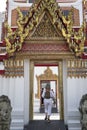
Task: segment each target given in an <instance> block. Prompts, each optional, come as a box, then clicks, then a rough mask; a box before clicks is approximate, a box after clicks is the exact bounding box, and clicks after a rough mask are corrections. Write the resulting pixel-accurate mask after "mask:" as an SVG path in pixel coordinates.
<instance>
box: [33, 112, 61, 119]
mask: <svg viewBox="0 0 87 130" xmlns="http://www.w3.org/2000/svg"><path fill="white" fill-rule="evenodd" d="M44 118H45V114H44V113H34V116H33V119H34V120H44ZM50 119H51V120H59V119H60V116H59V113H52V115H51V116H50Z"/></svg>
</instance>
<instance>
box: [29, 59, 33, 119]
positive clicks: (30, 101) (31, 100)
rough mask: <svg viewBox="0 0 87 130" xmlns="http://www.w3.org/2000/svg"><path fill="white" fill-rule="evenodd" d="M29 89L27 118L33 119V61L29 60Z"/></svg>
mask: <svg viewBox="0 0 87 130" xmlns="http://www.w3.org/2000/svg"><path fill="white" fill-rule="evenodd" d="M29 77H30V79H29V81H30V89H29V120H33V101H34V99H33V88H34V87H33V83H34V62H33V61H30V76H29Z"/></svg>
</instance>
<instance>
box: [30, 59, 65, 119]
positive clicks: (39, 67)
mask: <svg viewBox="0 0 87 130" xmlns="http://www.w3.org/2000/svg"><path fill="white" fill-rule="evenodd" d="M30 66H31V69H30V74H31V77H30V86H31V87H30V114H29V116H30V120H32V119H36V118H35V114H36V115H37V116H38V118H37V119H44V117H41V116H40V115H44V104H43V99H42V98H41V91H42V89H43V88H44V87H45V85H46V83H48V82H49V83H50V84H51V89H52V90H53V91H54V92H55V96H56V101H57V102H56V105H55V106H53V108H52V109H53V110H56V111H55V112H54V113H53V112H52V113H53V115H55V118H54V117H53V118H54V119H58V120H59V119H63V91H60V90H62V88H63V86H62V62H58V63H56V64H54V63H53V62H52V63H49V62H48V63H40V62H38V63H37V62H34V61H31V65H30ZM60 87H61V89H60ZM61 92H62V93H61ZM39 117H40V118H39Z"/></svg>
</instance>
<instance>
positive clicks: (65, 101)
mask: <svg viewBox="0 0 87 130" xmlns="http://www.w3.org/2000/svg"><path fill="white" fill-rule="evenodd" d="M63 96H64V121H65V123H66V124H67V64H66V61H63Z"/></svg>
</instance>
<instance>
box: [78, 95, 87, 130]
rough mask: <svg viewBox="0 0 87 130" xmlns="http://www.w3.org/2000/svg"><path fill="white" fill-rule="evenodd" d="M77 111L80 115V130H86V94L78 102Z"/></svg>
mask: <svg viewBox="0 0 87 130" xmlns="http://www.w3.org/2000/svg"><path fill="white" fill-rule="evenodd" d="M79 111H80V115H81V119H80V121H81V125H82V130H87V94H85V95H83V96H82V98H81V100H80V106H79Z"/></svg>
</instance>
